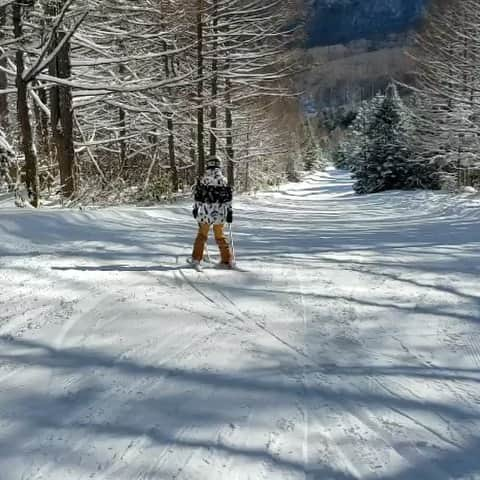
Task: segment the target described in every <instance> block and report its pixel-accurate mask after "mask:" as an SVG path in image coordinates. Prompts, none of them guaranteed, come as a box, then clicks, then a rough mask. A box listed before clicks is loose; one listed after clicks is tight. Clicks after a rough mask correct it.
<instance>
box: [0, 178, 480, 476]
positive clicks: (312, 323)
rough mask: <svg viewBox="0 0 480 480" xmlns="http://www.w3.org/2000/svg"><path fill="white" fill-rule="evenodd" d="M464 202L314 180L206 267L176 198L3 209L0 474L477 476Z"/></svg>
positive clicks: (248, 218)
mask: <svg viewBox="0 0 480 480" xmlns="http://www.w3.org/2000/svg"><path fill="white" fill-rule="evenodd" d="M479 206H480V202H479V201H478V200H476V199H474V198H472V197H467V198H462V197H452V196H449V195H446V194H435V193H432V192H410V193H405V192H389V193H383V194H375V195H369V196H355V195H354V194H353V193H352V190H351V182H350V180H349V179H348V178H347V176H346V175H345V174H343V173H341V172H337V171H328V172H326V173H323V174H316V175H313V176H311V177H310V178H308V179H307V180H306V181H305V182H303V183H300V184H296V185H287V186H285V187H283V188H282V189H281V190H280V191H279V192H271V193H262V194H259V195H257V196H256V197H242V198H241V199H238V200H237V202H236V204H235V207H236V208H235V224H234V234H235V244H236V248H237V257H238V259H239V262H241V266H242V268H243V269H244V270H245V271H225V270H218V269H214V268H209V267H208V265H207V266H206V268H205V271H204V272H203V273H199V272H196V271H194V270H193V269H191V268H187V267H186V262H185V260H186V258H187V257H188V255H189V253H190V249H191V243H192V239H193V235H194V233H195V226H194V224H193V219H191V218H190V204H189V203H185V204H179V205H174V206H168V207H159V208H130V207H129V208H127V207H125V208H111V209H103V210H86V211H65V210H41V211H38V212H37V211H32V210H20V209H16V210H14V209H9V208H3V209H1V210H0V255H1V256H0V286H1V289H0V305H1V309H0V479H1V480H19V479H22V480H28V479H30V480H39V479H48V480H66V479H68V480H77V479H91V478H95V479H115V480H122V479H125V480H134V479H135V480H140V479H142V480H147V479H151V480H153V479H155V480H159V479H160V480H164V479H178V480H180V479H184V480H187V479H188V480H202V479H208V480H216V479H222V480H226V479H228V480H244V479H245V480H246V479H255V480H256V479H268V480H280V479H282V480H290V479H292V480H293V479H302V480H304V479H305V480H349V479H355V478H360V479H388V480H406V479H411V480H417V479H419V480H430V479H432V480H444V479H480V456H479V453H480V296H479V293H478V277H479V273H480V209H479ZM210 252H211V253H213V252H215V248H214V246H213V245H211V246H210Z"/></svg>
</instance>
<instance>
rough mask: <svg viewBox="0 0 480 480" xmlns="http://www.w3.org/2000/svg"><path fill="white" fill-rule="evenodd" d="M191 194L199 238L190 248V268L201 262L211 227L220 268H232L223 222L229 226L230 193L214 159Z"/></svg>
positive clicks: (217, 160) (213, 158) (230, 214)
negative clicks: (219, 258) (218, 251)
mask: <svg viewBox="0 0 480 480" xmlns="http://www.w3.org/2000/svg"><path fill="white" fill-rule="evenodd" d="M193 193H194V199H195V203H194V206H193V212H192V213H193V217H194V218H195V219H196V220H197V222H198V234H197V238H196V240H195V244H194V246H193V253H192V264H193V265H194V266H199V265H200V262H201V261H202V260H203V252H204V249H205V245H206V243H207V240H208V233H209V230H210V226H211V225H213V233H214V235H215V241H216V242H217V245H218V248H219V250H220V257H221V262H220V265H221V266H225V267H228V268H232V267H233V257H232V250H231V247H230V245H229V244H228V242H227V239H226V238H225V234H224V231H223V229H224V224H225V222H227V223H232V218H233V210H232V189H231V187H230V186H229V185H228V183H227V180H226V178H225V177H224V175H223V173H222V170H221V168H220V160H219V159H218V157H217V156H211V157H210V158H209V159H208V162H207V170H206V172H205V174H204V175H203V177H202V178H201V179H200V180H199V181H197V183H196V185H195V187H194V189H193Z"/></svg>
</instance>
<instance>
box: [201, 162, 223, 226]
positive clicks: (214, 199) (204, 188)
mask: <svg viewBox="0 0 480 480" xmlns="http://www.w3.org/2000/svg"><path fill="white" fill-rule="evenodd" d="M193 192H194V199H195V204H194V207H193V216H194V217H195V218H196V219H197V221H198V223H208V224H209V225H220V224H223V223H225V222H231V221H232V189H231V187H229V186H228V183H227V180H226V178H225V177H224V176H223V174H222V171H221V169H220V168H214V169H208V170H207V172H206V173H205V175H204V176H203V177H202V178H201V180H199V181H198V182H197V184H196V185H195V187H194V190H193Z"/></svg>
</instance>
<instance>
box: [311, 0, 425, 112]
mask: <svg viewBox="0 0 480 480" xmlns="http://www.w3.org/2000/svg"><path fill="white" fill-rule="evenodd" d="M428 1H429V0H310V5H309V8H310V15H309V17H308V22H307V34H308V35H307V47H308V49H307V55H308V57H309V64H310V65H311V66H312V67H311V70H310V72H309V73H308V74H305V75H304V76H303V78H302V81H303V85H302V87H303V89H304V91H305V92H308V103H309V105H311V106H313V108H315V109H317V110H325V109H336V108H338V107H343V106H347V107H348V106H349V105H352V104H356V103H358V102H359V101H360V100H363V99H365V98H370V97H371V96H373V95H375V93H376V92H378V91H379V90H382V89H383V88H384V87H385V86H386V85H387V83H388V82H389V81H390V80H391V79H392V78H395V79H399V80H402V81H409V79H410V78H411V71H412V67H413V65H412V62H411V59H410V58H409V57H408V56H406V55H405V48H406V47H407V46H408V45H411V44H412V40H413V32H414V31H415V28H416V27H417V26H418V25H419V23H420V21H421V18H422V15H423V12H424V10H425V7H426V6H427V3H428Z"/></svg>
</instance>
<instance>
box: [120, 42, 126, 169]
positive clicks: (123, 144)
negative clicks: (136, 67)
mask: <svg viewBox="0 0 480 480" xmlns="http://www.w3.org/2000/svg"><path fill="white" fill-rule="evenodd" d="M120 47H121V48H122V51H124V48H125V47H124V44H123V42H120ZM126 70H127V69H126V68H125V65H124V64H123V63H120V65H119V66H118V73H119V75H120V78H123V76H124V74H125V73H126ZM118 123H119V132H118V134H119V137H120V142H119V143H120V158H119V163H120V168H119V170H118V172H119V173H118V174H119V176H121V175H122V172H123V169H124V168H125V165H126V161H127V141H126V140H125V137H126V135H127V115H126V112H125V109H124V108H123V107H119V108H118Z"/></svg>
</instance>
